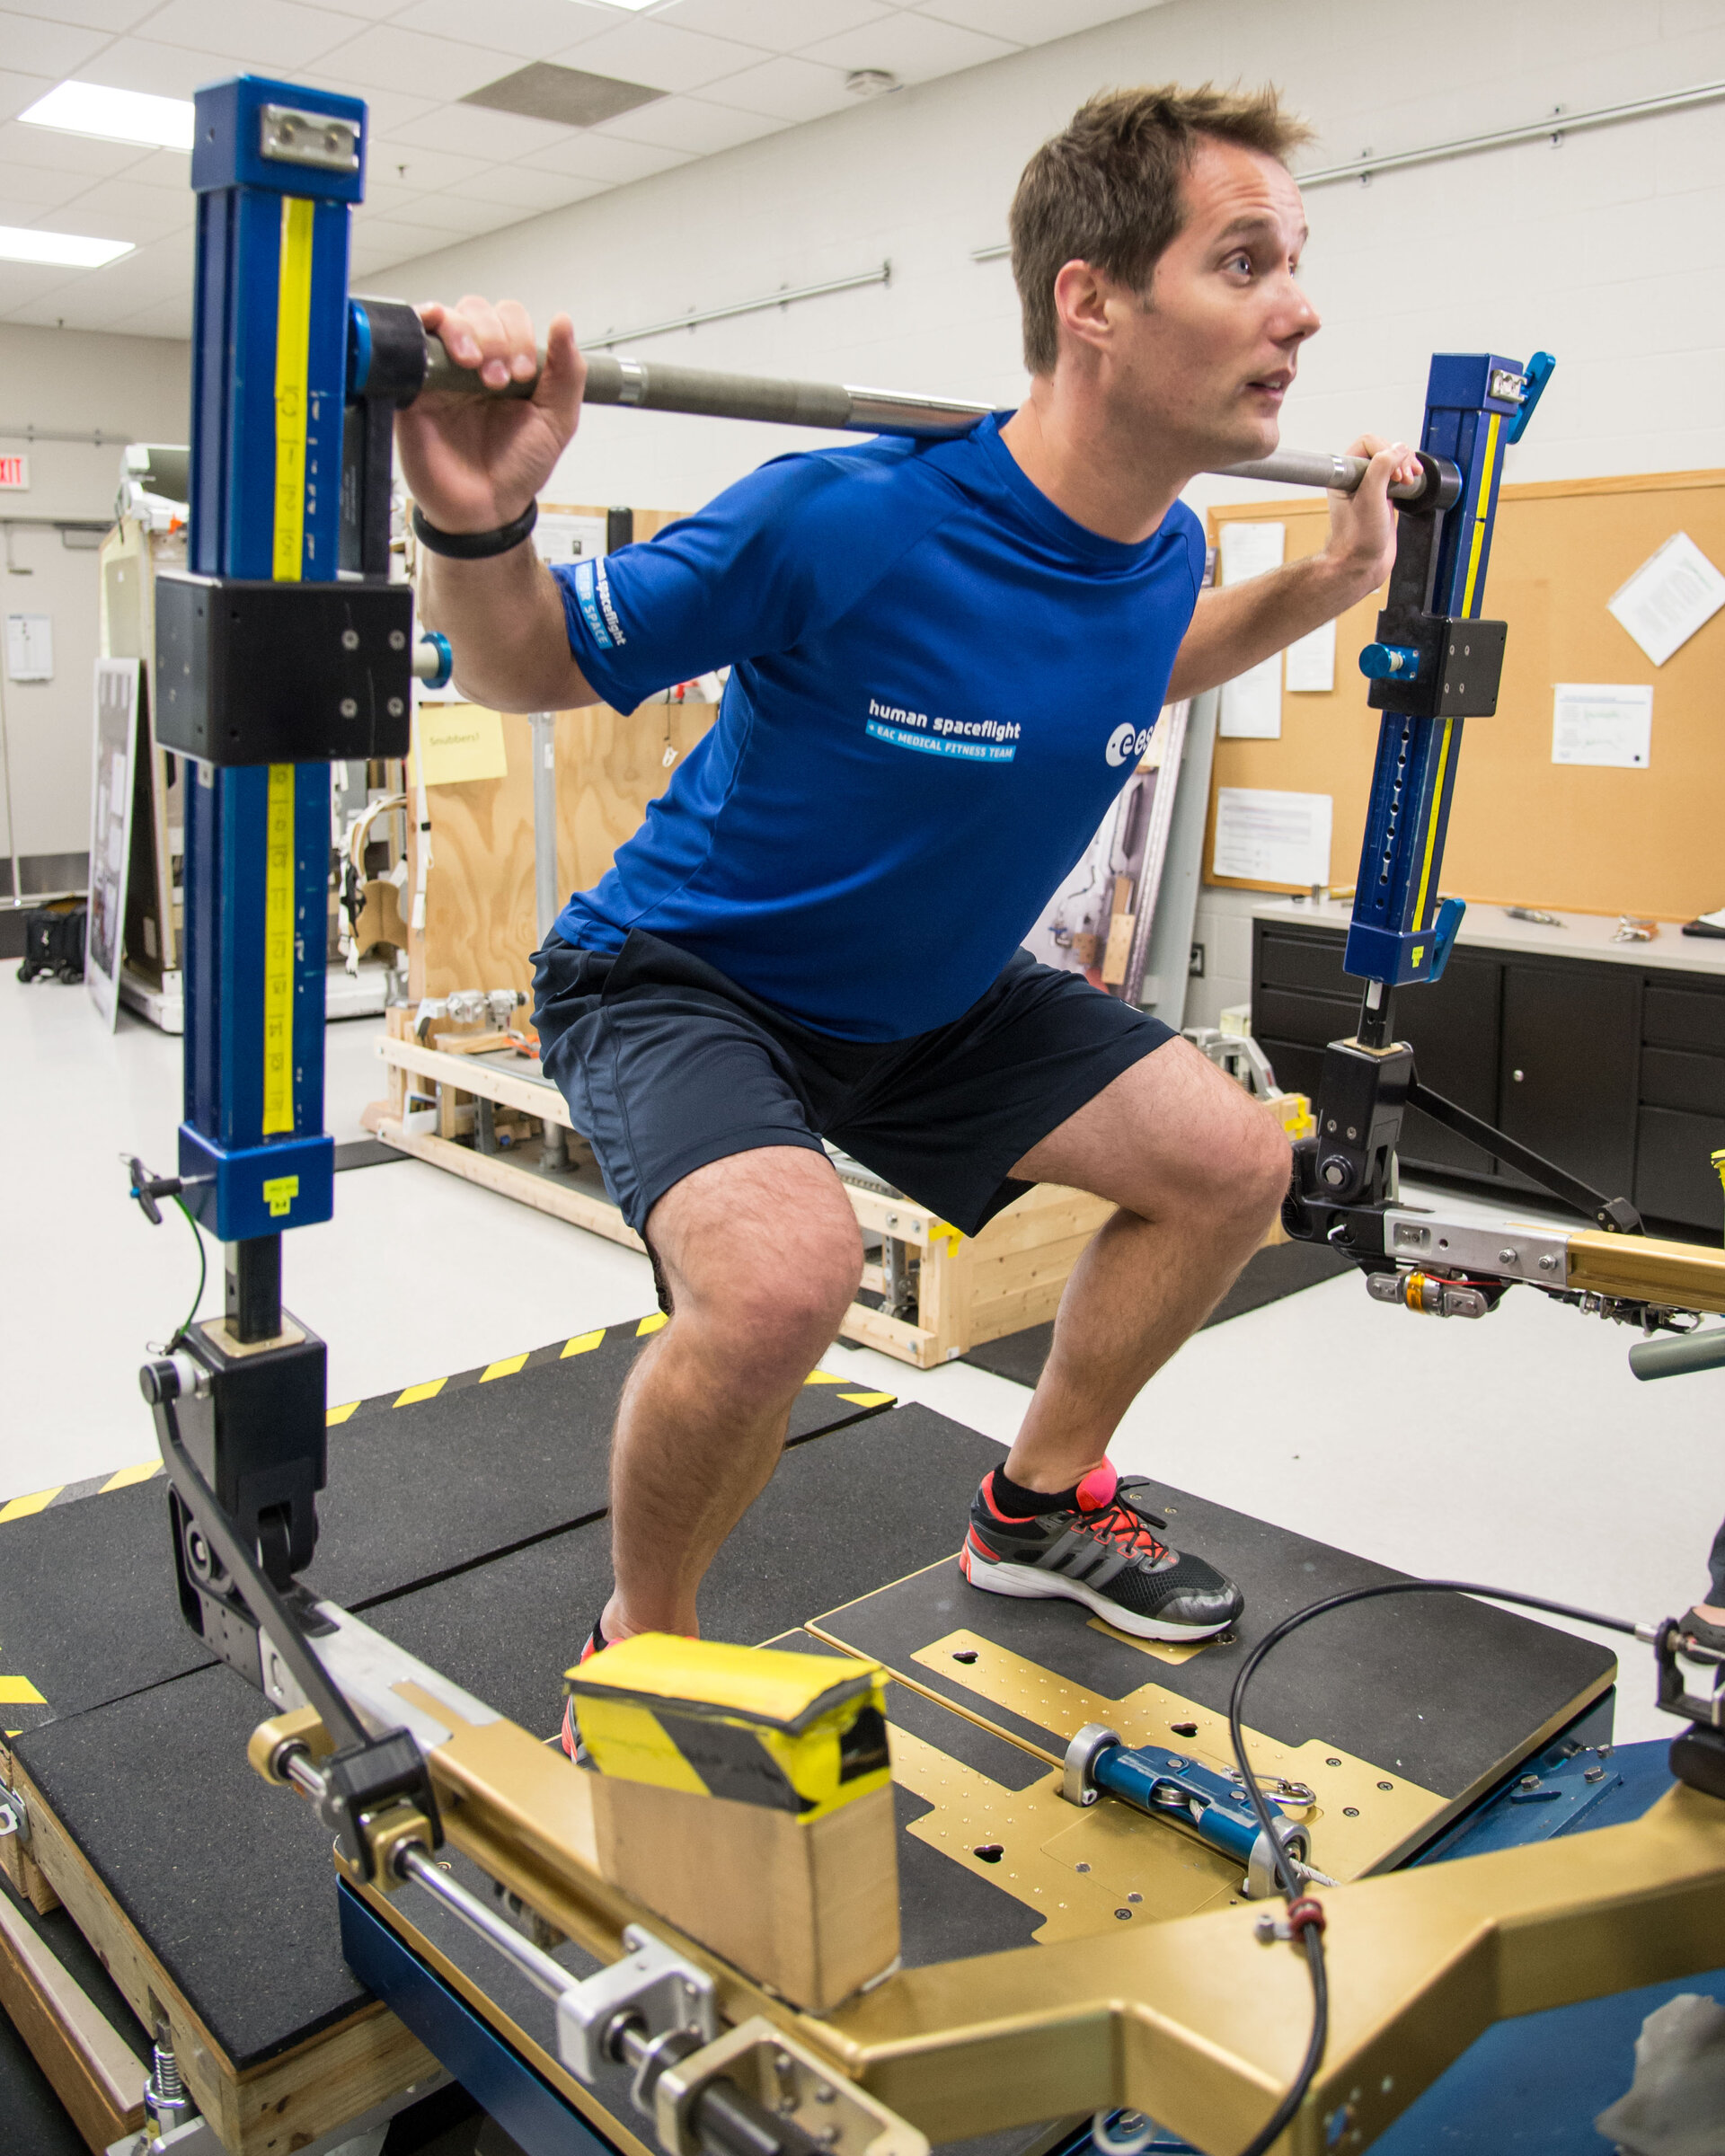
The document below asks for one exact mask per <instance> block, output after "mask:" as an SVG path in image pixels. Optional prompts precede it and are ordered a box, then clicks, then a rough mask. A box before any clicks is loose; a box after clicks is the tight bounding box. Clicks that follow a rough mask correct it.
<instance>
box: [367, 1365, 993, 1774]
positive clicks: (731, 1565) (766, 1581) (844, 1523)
mask: <svg viewBox="0 0 1725 2156" xmlns="http://www.w3.org/2000/svg"><path fill="white" fill-rule="evenodd" d="M1002 1450H1003V1448H1002V1447H1001V1446H1000V1445H996V1444H995V1442H994V1440H993V1439H992V1438H988V1437H984V1436H979V1435H978V1434H977V1432H976V1431H975V1430H970V1429H966V1428H965V1427H963V1426H962V1425H961V1424H959V1423H955V1422H949V1421H948V1420H947V1419H946V1418H944V1417H943V1416H940V1415H936V1414H934V1413H933V1411H932V1410H931V1409H927V1408H922V1407H902V1408H897V1409H893V1410H892V1411H891V1412H890V1413H888V1414H881V1415H878V1416H873V1417H871V1418H868V1419H866V1420H864V1421H862V1422H859V1423H856V1424H854V1425H853V1426H852V1427H848V1428H845V1429H840V1430H836V1431H832V1432H829V1433H828V1434H827V1435H826V1436H823V1437H821V1438H820V1439H819V1440H818V1442H817V1443H814V1444H802V1445H797V1446H795V1447H793V1448H792V1451H791V1452H790V1453H789V1454H787V1455H786V1456H785V1458H784V1460H783V1462H781V1464H780V1466H779V1470H778V1472H777V1473H776V1474H775V1475H774V1478H773V1480H772V1481H771V1482H769V1483H768V1484H767V1486H766V1489H765V1490H764V1491H763V1493H762V1494H761V1496H760V1497H759V1498H756V1501H755V1503H754V1505H753V1506H752V1507H750V1509H749V1511H748V1512H747V1514H745V1515H744V1517H743V1521H742V1524H741V1525H740V1526H739V1528H738V1529H737V1531H736V1532H735V1533H733V1534H732V1535H731V1537H730V1541H729V1542H726V1544H725V1546H724V1548H723V1549H722V1550H721V1551H720V1552H719V1557H718V1560H717V1562H716V1563H715V1564H714V1566H713V1568H712V1571H711V1572H710V1573H709V1574H708V1576H707V1580H706V1584H705V1586H703V1590H702V1595H701V1621H702V1625H703V1630H705V1631H706V1633H707V1634H708V1636H709V1637H710V1638H713V1639H734V1640H737V1641H739V1643H741V1644H743V1645H753V1644H755V1643H756V1642H758V1641H760V1640H763V1639H772V1638H774V1636H775V1635H777V1634H779V1633H782V1632H788V1631H791V1630H794V1629H795V1628H796V1627H798V1626H799V1625H801V1622H802V1621H803V1619H804V1618H806V1617H808V1616H809V1615H810V1614H811V1613H813V1612H814V1611H815V1610H816V1609H817V1608H818V1607H820V1606H822V1605H823V1604H826V1603H827V1602H828V1601H829V1600H830V1599H831V1598H832V1597H833V1596H834V1595H835V1594H836V1595H840V1596H842V1595H845V1594H849V1593H861V1592H865V1591H866V1590H867V1588H868V1587H869V1586H871V1585H872V1583H873V1582H875V1581H877V1580H879V1579H880V1577H882V1576H883V1574H884V1573H886V1572H887V1571H888V1570H889V1568H891V1567H892V1566H893V1565H894V1564H895V1563H898V1562H900V1561H902V1562H906V1563H908V1564H912V1565H921V1564H926V1563H927V1562H928V1561H929V1560H931V1559H932V1558H933V1557H936V1556H938V1555H941V1554H942V1553H944V1552H946V1551H951V1550H952V1549H954V1548H955V1547H956V1546H957V1544H958V1543H959V1542H960V1541H961V1540H962V1539H963V1534H964V1522H965V1515H966V1510H967V1507H969V1502H970V1498H971V1495H972V1493H973V1492H974V1490H975V1489H976V1486H977V1482H978V1480H980V1479H981V1477H982V1475H983V1473H984V1472H985V1471H986V1469H988V1468H989V1467H991V1466H992V1465H993V1464H994V1463H995V1461H997V1460H998V1459H999V1458H1000V1457H1001V1455H1002ZM610 1590H611V1548H610V1537H609V1533H608V1531H607V1529H606V1525H605V1524H604V1523H603V1522H602V1521H595V1522H593V1523H591V1524H588V1525H586V1526H583V1527H579V1528H577V1529H574V1530H572V1531H571V1532H570V1533H567V1534H561V1535H555V1536H552V1537H549V1538H547V1539H546V1540H544V1541H542V1542H535V1543H534V1544H533V1545H532V1546H531V1547H530V1548H528V1549H525V1550H520V1551H514V1552H513V1553H511V1554H510V1555H509V1556H506V1557H502V1558H499V1559H497V1560H494V1561H492V1562H491V1563H488V1564H484V1565H481V1566H478V1567H476V1568H473V1570H471V1571H466V1572H463V1573H461V1574H460V1575H459V1576H458V1577H456V1578H453V1579H448V1580H445V1581H443V1582H441V1583H440V1584H438V1585H436V1586H429V1587H422V1588H419V1589H416V1590H415V1591H414V1592H412V1593H411V1594H408V1595H401V1596H398V1597H395V1598H393V1599H392V1600H390V1601H388V1602H385V1603H381V1604H374V1605H373V1606H372V1607H371V1608H369V1609H368V1610H367V1613H366V1621H367V1623H368V1624H372V1625H375V1626H376V1628H377V1630H379V1631H382V1632H386V1633H387V1634H388V1635H389V1637H390V1638H391V1639H394V1641H395V1642H396V1643H397V1645H398V1646H401V1647H404V1648H406V1649H407V1650H408V1652H409V1653H410V1654H413V1655H417V1656H418V1657H420V1660H421V1661H425V1662H429V1663H430V1664H431V1665H432V1666H433V1667H434V1668H437V1669H440V1670H442V1671H443V1673H444V1674H446V1675H447V1676H449V1677H452V1678H454V1680H455V1681H456V1683H458V1684H462V1685H464V1686H465V1687H466V1688H467V1690H468V1691H470V1692H474V1693H476V1694H477V1696H478V1697H479V1698H481V1699H482V1700H484V1701H487V1703H488V1704H489V1705H491V1706H493V1707H495V1708H496V1709H497V1710H499V1711H500V1713H502V1714H507V1715H508V1716H509V1717H510V1719H512V1720H515V1721H518V1722H520V1723H521V1724H523V1726H524V1727H526V1728H529V1729H533V1730H535V1731H538V1732H540V1733H542V1734H549V1733H550V1731H551V1730H553V1728H554V1727H556V1726H557V1723H558V1721H559V1719H561V1717H562V1683H561V1679H562V1672H563V1670H564V1669H566V1668H567V1667H568V1666H570V1664H571V1662H573V1661H574V1659H575V1657H577V1656H578V1655H579V1652H580V1648H581V1645H582V1642H583V1641H584V1640H585V1639H586V1638H587V1635H588V1632H589V1631H590V1630H591V1629H592V1626H593V1621H594V1619H595V1618H596V1617H597V1615H598V1613H599V1612H600V1610H601V1609H602V1608H603V1607H604V1604H605V1601H606V1596H607V1595H609V1593H610ZM985 1771H986V1770H985Z"/></svg>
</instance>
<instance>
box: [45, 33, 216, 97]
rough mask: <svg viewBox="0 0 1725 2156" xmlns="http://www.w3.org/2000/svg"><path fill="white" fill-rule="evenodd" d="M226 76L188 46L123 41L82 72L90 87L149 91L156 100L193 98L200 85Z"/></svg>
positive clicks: (86, 65)
mask: <svg viewBox="0 0 1725 2156" xmlns="http://www.w3.org/2000/svg"><path fill="white" fill-rule="evenodd" d="M224 72H227V73H231V72H232V70H231V69H227V70H224V69H223V68H222V67H221V66H219V65H212V63H211V62H210V60H209V58H208V56H207V55H206V54H203V53H199V52H193V51H191V50H190V48H188V47H187V46H184V45H158V44H156V43H155V41H154V40H151V39H148V38H119V39H117V40H115V41H114V43H113V44H111V45H110V46H108V47H107V48H105V49H104V50H102V52H99V53H98V54H97V55H96V57H94V59H93V60H87V61H86V62H85V63H84V66H83V68H82V69H81V70H80V73H81V74H82V75H83V77H84V81H85V82H87V83H107V84H111V86H112V87H113V88H114V89H116V90H146V91H148V93H150V95H151V96H152V97H190V95H191V93H192V92H193V91H194V90H196V89H197V88H198V86H199V84H200V83H208V82H211V81H213V80H214V79H215V78H216V77H217V76H218V75H221V74H223V73H224Z"/></svg>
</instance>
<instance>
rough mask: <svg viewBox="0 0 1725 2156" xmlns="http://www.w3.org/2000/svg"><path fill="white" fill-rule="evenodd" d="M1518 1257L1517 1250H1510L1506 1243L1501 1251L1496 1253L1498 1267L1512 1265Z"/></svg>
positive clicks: (1518, 1252) (1519, 1253)
mask: <svg viewBox="0 0 1725 2156" xmlns="http://www.w3.org/2000/svg"><path fill="white" fill-rule="evenodd" d="M1520 1255H1521V1252H1520V1251H1519V1250H1511V1249H1510V1248H1509V1246H1508V1244H1507V1243H1506V1244H1505V1245H1504V1247H1503V1249H1502V1250H1499V1252H1498V1263H1499V1265H1513V1264H1514V1263H1515V1262H1516V1259H1517V1258H1519V1257H1520Z"/></svg>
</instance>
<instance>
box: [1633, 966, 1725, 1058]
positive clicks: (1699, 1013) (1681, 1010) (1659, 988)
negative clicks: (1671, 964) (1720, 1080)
mask: <svg viewBox="0 0 1725 2156" xmlns="http://www.w3.org/2000/svg"><path fill="white" fill-rule="evenodd" d="M1641 1038H1642V1039H1643V1040H1645V1041H1648V1042H1650V1043H1652V1044H1654V1045H1655V1046H1657V1047H1664V1048H1703V1049H1708V1048H1711V1049H1712V1051H1713V1053H1714V1054H1715V1055H1720V1056H1725V989H1719V988H1715V989H1706V988H1668V987H1666V986H1664V985H1663V984H1661V983H1659V982H1658V981H1651V980H1650V981H1649V983H1648V984H1647V994H1646V996H1645V998H1644V999H1643V1001H1642V1004H1641Z"/></svg>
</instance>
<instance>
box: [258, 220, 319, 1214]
mask: <svg viewBox="0 0 1725 2156" xmlns="http://www.w3.org/2000/svg"><path fill="white" fill-rule="evenodd" d="M314 211H315V205H314V204H313V203H311V202H309V201H306V200H304V199H301V198H300V197H298V196H295V195H289V196H288V197H286V198H285V199H284V200H283V202H282V205H281V265H280V270H279V273H278V277H277V283H276V488H275V520H274V529H273V535H272V545H271V551H270V576H271V577H272V578H273V579H274V580H275V581H276V582H277V583H278V584H287V583H296V582H297V581H298V579H299V577H300V575H301V572H302V570H303V568H304V565H305V430H306V419H307V404H308V380H309V376H310V373H311V340H312V239H313V232H314ZM294 809H295V802H294V767H293V765H292V764H271V765H270V793H269V802H268V806H267V808H266V810H265V819H266V820H265V834H264V897H263V1135H264V1136H265V1137H267V1138H268V1137H276V1136H279V1135H281V1134H283V1133H286V1132H291V1131H292V1129H293V1127H294V927H295V923H294V836H295V832H294V826H295V820H296V819H295V813H294ZM274 1210H275V1208H274V1206H272V1207H271V1211H272V1212H273V1211H274ZM283 1210H284V1211H285V1210H286V1207H283Z"/></svg>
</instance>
